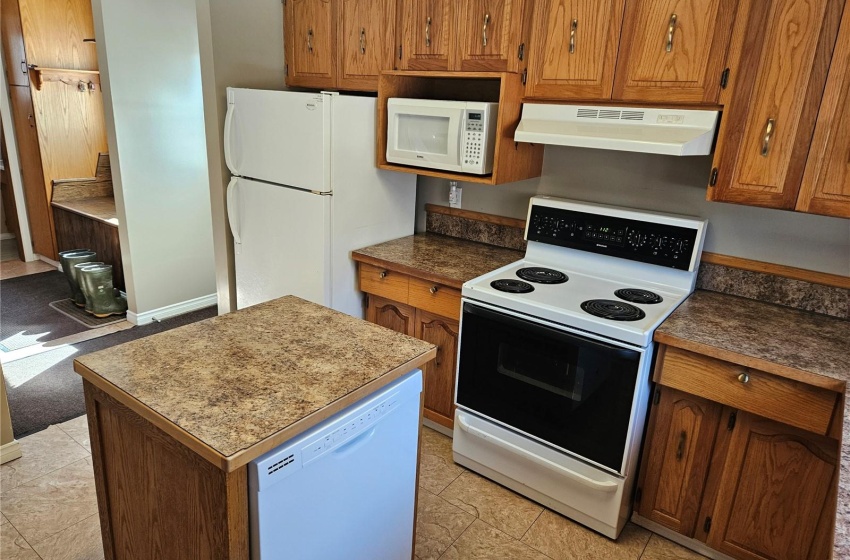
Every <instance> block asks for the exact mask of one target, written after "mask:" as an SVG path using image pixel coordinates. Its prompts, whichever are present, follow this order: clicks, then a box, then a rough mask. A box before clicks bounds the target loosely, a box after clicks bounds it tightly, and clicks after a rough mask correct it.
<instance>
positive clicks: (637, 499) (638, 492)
mask: <svg viewBox="0 0 850 560" xmlns="http://www.w3.org/2000/svg"><path fill="white" fill-rule="evenodd" d="M641 498H643V488H638V489H637V490H636V491H635V503H636V504H639V503H640V499H641Z"/></svg>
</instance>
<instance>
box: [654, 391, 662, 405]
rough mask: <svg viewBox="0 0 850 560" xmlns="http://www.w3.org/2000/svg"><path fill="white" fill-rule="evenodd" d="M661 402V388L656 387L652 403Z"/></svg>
mask: <svg viewBox="0 0 850 560" xmlns="http://www.w3.org/2000/svg"><path fill="white" fill-rule="evenodd" d="M659 402H661V389H655V398H653V399H652V404H658V403H659Z"/></svg>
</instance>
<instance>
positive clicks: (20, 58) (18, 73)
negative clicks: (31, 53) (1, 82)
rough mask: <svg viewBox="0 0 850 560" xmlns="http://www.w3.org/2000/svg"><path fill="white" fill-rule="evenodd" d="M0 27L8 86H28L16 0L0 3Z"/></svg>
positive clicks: (22, 37)
mask: <svg viewBox="0 0 850 560" xmlns="http://www.w3.org/2000/svg"><path fill="white" fill-rule="evenodd" d="M0 29H2V42H3V61H4V62H5V63H6V77H7V78H8V80H9V85H10V86H28V85H29V83H30V80H29V75H28V74H27V55H26V52H24V35H23V30H22V29H21V14H20V12H19V11H18V1H17V0H3V2H2V3H0Z"/></svg>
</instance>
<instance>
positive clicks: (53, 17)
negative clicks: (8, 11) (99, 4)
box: [18, 0, 97, 70]
mask: <svg viewBox="0 0 850 560" xmlns="http://www.w3.org/2000/svg"><path fill="white" fill-rule="evenodd" d="M18 4H19V6H20V11H21V25H22V27H23V32H24V42H25V43H26V49H27V62H28V63H29V64H35V65H36V66H43V67H46V68H73V69H77V70H97V48H96V46H95V44H94V43H93V42H84V39H93V38H94V20H93V18H92V8H91V2H90V1H89V0H64V1H62V2H43V1H42V0H18Z"/></svg>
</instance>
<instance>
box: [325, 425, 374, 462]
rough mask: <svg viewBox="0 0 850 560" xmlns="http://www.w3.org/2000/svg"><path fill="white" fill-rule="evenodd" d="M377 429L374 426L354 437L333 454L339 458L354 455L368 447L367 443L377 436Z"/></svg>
mask: <svg viewBox="0 0 850 560" xmlns="http://www.w3.org/2000/svg"><path fill="white" fill-rule="evenodd" d="M376 429H377V426H372V427H371V428H369V429H368V430H366V431H365V432H363V433H362V434H358V435H356V436H354V437H353V438H351V439H350V440H348V441H346V442H345V443H343V444H342V445H340V446H339V447H337V448H336V449H334V450H333V451H332V452H331V454H332V455H333V456H334V457H337V458H339V457H345V456H347V455H351V454H352V453H354V452H355V451H357V450H358V449H360V448H361V447H363V446H364V445H366V442H368V441H369V440H370V439H372V436H374V435H375V430H376Z"/></svg>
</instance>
